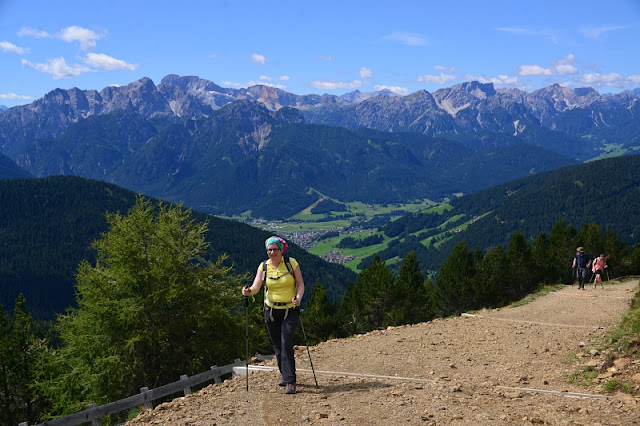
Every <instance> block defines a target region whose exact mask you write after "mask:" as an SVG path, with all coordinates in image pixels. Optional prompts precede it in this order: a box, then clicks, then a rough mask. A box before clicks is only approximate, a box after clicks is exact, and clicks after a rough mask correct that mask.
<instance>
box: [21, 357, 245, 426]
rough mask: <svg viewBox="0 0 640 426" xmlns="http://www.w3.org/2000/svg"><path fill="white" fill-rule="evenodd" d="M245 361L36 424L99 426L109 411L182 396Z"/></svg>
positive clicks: (110, 412)
mask: <svg viewBox="0 0 640 426" xmlns="http://www.w3.org/2000/svg"><path fill="white" fill-rule="evenodd" d="M244 363H245V361H241V360H239V359H237V360H235V362H234V363H233V364H228V365H225V366H223V367H217V366H213V367H211V369H210V370H208V371H205V372H202V373H199V374H196V375H194V376H191V377H189V376H187V375H186V374H185V375H182V376H180V380H178V381H177V382H173V383H169V384H167V385H164V386H160V387H158V388H155V389H149V388H147V387H143V388H141V389H140V393H139V394H137V395H133V396H130V397H128V398H125V399H121V400H119V401H116V402H110V403H109V404H105V405H101V406H96V404H90V405H89V406H88V407H87V409H86V410H84V411H80V412H79V413H75V414H71V415H70V416H66V417H61V418H59V419H55V420H51V421H48V422H44V423H38V425H37V426H75V425H80V424H82V423H89V422H90V423H91V426H99V425H100V424H101V422H100V419H101V418H102V417H105V416H108V415H110V414H116V413H120V412H122V411H125V410H128V409H130V408H133V407H138V406H141V405H142V406H144V407H145V408H149V409H151V408H153V404H152V401H155V400H156V399H160V398H163V397H165V396H167V395H171V394H174V393H177V392H184V394H185V395H189V394H191V387H192V386H197V385H200V384H202V383H205V382H209V381H211V380H213V381H214V382H215V383H222V379H221V376H223V375H225V374H230V373H232V372H233V368H234V367H239V366H241V365H244ZM18 426H29V425H28V423H26V422H25V423H20V424H19V425H18Z"/></svg>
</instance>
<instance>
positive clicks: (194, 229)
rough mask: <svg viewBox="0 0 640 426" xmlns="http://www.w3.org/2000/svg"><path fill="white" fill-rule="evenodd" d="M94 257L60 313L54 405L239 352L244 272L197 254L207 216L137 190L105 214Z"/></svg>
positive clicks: (111, 393) (165, 377)
mask: <svg viewBox="0 0 640 426" xmlns="http://www.w3.org/2000/svg"><path fill="white" fill-rule="evenodd" d="M107 221H108V224H109V231H108V232H106V233H105V234H103V236H102V238H101V239H99V240H98V241H96V242H95V243H94V246H95V248H96V250H97V261H96V264H95V265H91V264H89V263H88V262H86V261H85V262H83V263H82V264H81V265H80V266H79V268H78V273H77V277H76V278H77V288H76V291H77V303H78V307H77V308H75V309H71V310H70V311H68V313H67V314H65V315H63V316H61V317H60V319H59V326H58V329H59V332H60V337H61V340H62V347H61V348H60V350H59V351H57V352H56V353H55V355H56V356H55V357H54V360H53V361H52V364H53V365H52V366H51V370H52V371H53V372H52V377H51V380H50V382H48V383H47V392H48V394H49V396H50V397H51V399H52V401H53V404H54V407H53V410H54V411H53V414H56V415H64V414H68V413H72V412H76V411H78V410H80V409H84V408H85V407H86V405H87V404H89V403H92V402H94V403H97V404H104V403H107V402H111V401H115V400H118V399H121V398H123V397H127V396H130V395H133V394H136V393H138V392H139V390H140V388H141V387H143V386H148V387H149V388H154V387H157V386H161V385H164V384H166V383H170V382H173V381H176V380H178V379H179V377H180V375H181V374H195V373H199V372H202V371H204V370H207V369H208V368H209V367H210V366H212V365H224V364H226V363H228V362H230V361H232V360H233V359H234V358H236V357H240V356H241V354H242V353H243V352H244V351H243V346H244V345H243V343H244V340H243V334H242V333H241V327H240V325H241V324H240V316H239V315H235V316H234V315H233V313H232V312H231V310H232V309H233V308H234V307H236V308H237V307H238V306H239V305H240V303H241V302H240V298H239V297H238V292H239V289H240V287H241V282H242V279H241V277H236V276H232V275H231V269H230V268H228V267H224V266H223V265H222V262H223V260H224V257H221V258H219V259H218V261H217V262H216V263H214V264H212V263H207V262H203V261H202V260H201V259H202V257H203V255H204V253H205V251H206V250H207V248H208V246H209V243H207V242H206V241H205V240H204V237H203V235H204V233H205V232H206V230H207V223H196V222H195V221H194V220H193V219H192V216H191V212H190V211H188V210H184V209H183V208H182V206H181V205H179V206H174V207H167V206H165V205H164V204H163V203H161V202H159V203H158V205H157V208H154V207H153V206H152V205H151V202H150V201H148V200H146V199H144V198H143V197H138V199H137V201H136V203H135V205H134V207H133V208H132V209H131V210H130V211H129V213H128V214H127V215H126V216H122V215H120V214H119V213H110V214H107Z"/></svg>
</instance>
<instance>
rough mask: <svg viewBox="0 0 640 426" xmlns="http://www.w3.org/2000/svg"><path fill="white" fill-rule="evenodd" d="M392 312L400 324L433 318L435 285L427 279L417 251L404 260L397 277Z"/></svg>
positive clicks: (410, 253)
mask: <svg viewBox="0 0 640 426" xmlns="http://www.w3.org/2000/svg"><path fill="white" fill-rule="evenodd" d="M395 287H396V291H395V303H394V308H393V310H392V314H393V316H394V317H395V319H396V321H397V322H398V323H399V324H415V323H417V322H422V321H429V320H431V319H433V316H434V311H433V285H432V284H431V281H428V282H427V281H425V279H424V276H423V275H422V272H420V264H419V263H418V258H417V256H416V252H415V251H411V252H409V254H407V256H406V257H405V258H404V260H403V261H402V265H401V266H400V271H399V272H398V276H397V278H396V284H395Z"/></svg>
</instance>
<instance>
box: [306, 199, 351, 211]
mask: <svg viewBox="0 0 640 426" xmlns="http://www.w3.org/2000/svg"><path fill="white" fill-rule="evenodd" d="M346 211H347V206H346V205H344V204H343V203H336V202H335V201H333V200H329V199H323V200H322V202H320V203H318V204H317V205H316V206H315V207H314V208H313V209H311V213H312V214H325V213H331V212H346Z"/></svg>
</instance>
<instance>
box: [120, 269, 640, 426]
mask: <svg viewBox="0 0 640 426" xmlns="http://www.w3.org/2000/svg"><path fill="white" fill-rule="evenodd" d="M637 285H638V281H637V280H634V281H626V282H623V283H615V284H608V285H606V287H605V288H604V289H600V288H597V289H593V288H588V289H587V290H585V291H581V290H578V289H577V287H568V286H567V287H565V288H564V289H562V290H560V291H557V292H555V293H551V294H548V295H546V296H544V297H541V298H538V299H536V300H534V301H533V302H531V303H529V304H526V305H523V306H520V307H517V308H505V309H495V310H483V311H479V312H476V313H474V314H473V315H463V316H460V317H456V318H447V319H437V320H434V321H431V322H428V323H422V324H417V325H414V326H402V327H396V328H389V329H387V330H383V331H374V332H371V333H367V334H364V335H358V336H355V337H352V338H348V339H335V340H331V341H328V342H324V343H321V344H319V345H317V346H315V347H311V348H310V351H311V356H312V359H313V365H314V368H315V371H316V377H317V380H318V383H319V387H318V388H316V387H315V382H314V377H313V374H311V370H310V365H309V358H308V355H307V352H306V348H297V352H296V360H297V367H298V382H299V383H298V394H297V395H284V393H283V389H282V388H280V387H278V386H277V385H276V383H277V381H278V379H279V376H278V374H277V373H276V372H275V371H265V372H252V373H250V376H249V392H247V391H246V388H245V384H246V381H245V378H244V377H236V378H234V379H232V380H227V381H225V382H224V383H222V384H218V385H211V386H208V387H206V388H204V389H203V390H201V391H199V392H197V393H195V394H193V395H189V396H188V397H185V398H178V399H176V400H174V401H172V402H169V403H165V404H161V405H159V406H158V407H156V408H155V409H154V410H150V411H145V412H143V413H141V414H140V415H139V416H138V417H137V418H136V419H134V420H132V421H130V422H129V423H127V425H129V426H134V425H152V424H153V425H227V424H228V425H273V424H296V425H297V424H304V425H389V424H393V425H396V424H410V425H413V424H427V425H442V424H446V425H479V424H491V425H513V424H518V425H520V424H550V425H587V424H588V425H598V424H602V425H630V424H640V404H639V403H638V400H637V399H634V398H633V397H631V396H629V395H626V394H616V395H611V394H607V393H606V392H605V391H604V390H603V385H604V383H606V382H607V381H608V380H611V378H612V377H624V378H625V379H630V378H631V377H635V378H636V380H639V381H640V379H638V377H639V376H640V374H638V373H640V361H638V360H635V361H634V360H621V361H620V360H619V362H616V365H615V366H613V368H610V369H608V370H607V368H606V366H605V367H603V364H604V363H605V357H604V355H603V354H601V353H600V352H599V350H598V348H599V347H600V345H601V342H602V338H603V337H604V336H605V334H606V332H607V331H608V330H610V329H611V328H612V327H613V326H614V325H615V324H616V323H617V322H618V321H619V320H620V318H621V316H622V315H623V314H624V312H626V310H627V309H628V307H629V303H630V301H631V298H632V297H633V295H634V293H635V289H636V287H637ZM262 365H266V366H273V365H274V364H273V363H272V362H267V363H264V364H262ZM589 366H590V367H591V368H592V369H594V370H598V371H600V370H601V371H602V374H600V375H599V377H598V378H596V379H592V380H588V381H587V382H586V384H584V383H582V384H578V383H569V380H568V377H569V376H570V375H572V374H574V373H576V372H578V371H583V370H584V369H585V368H589ZM634 374H635V376H634ZM357 375H361V376H357ZM618 375H620V376H618ZM636 385H640V383H639V382H636Z"/></svg>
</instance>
